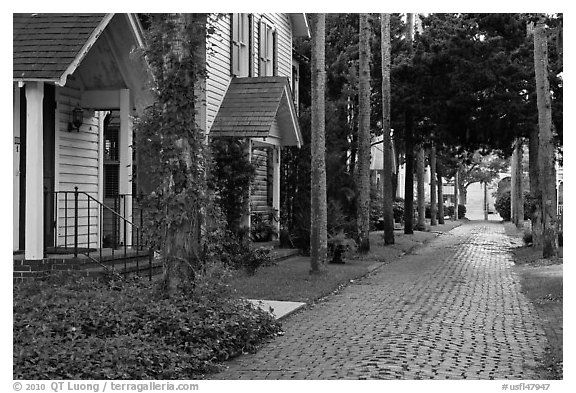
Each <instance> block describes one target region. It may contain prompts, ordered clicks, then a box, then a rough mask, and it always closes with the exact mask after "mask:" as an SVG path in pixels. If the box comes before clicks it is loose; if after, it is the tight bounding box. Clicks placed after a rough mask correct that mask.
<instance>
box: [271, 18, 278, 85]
mask: <svg viewBox="0 0 576 393" xmlns="http://www.w3.org/2000/svg"><path fill="white" fill-rule="evenodd" d="M271 46H272V75H274V76H278V33H277V31H276V29H274V31H273V32H272V45H271Z"/></svg>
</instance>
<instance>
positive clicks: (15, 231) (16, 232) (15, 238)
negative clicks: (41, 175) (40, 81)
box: [12, 83, 21, 251]
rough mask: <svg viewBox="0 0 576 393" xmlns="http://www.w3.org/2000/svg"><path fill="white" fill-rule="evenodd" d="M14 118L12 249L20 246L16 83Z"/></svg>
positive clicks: (18, 138)
mask: <svg viewBox="0 0 576 393" xmlns="http://www.w3.org/2000/svg"><path fill="white" fill-rule="evenodd" d="M13 90H14V92H13V99H14V103H13V109H14V113H13V115H12V119H13V122H14V131H13V134H14V153H13V164H12V165H13V166H12V171H13V173H12V181H13V183H12V243H13V245H12V249H13V250H14V251H16V250H18V248H19V246H20V238H19V236H20V209H19V208H20V147H21V145H20V88H19V87H18V84H17V83H14V88H13Z"/></svg>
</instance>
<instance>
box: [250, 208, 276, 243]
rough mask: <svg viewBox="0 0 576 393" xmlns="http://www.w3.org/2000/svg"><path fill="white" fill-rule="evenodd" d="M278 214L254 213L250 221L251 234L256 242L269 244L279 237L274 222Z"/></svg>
mask: <svg viewBox="0 0 576 393" xmlns="http://www.w3.org/2000/svg"><path fill="white" fill-rule="evenodd" d="M277 219H278V218H277V217H276V213H254V214H252V218H251V221H250V234H251V235H252V240H254V241H255V242H268V241H270V240H272V239H273V238H274V237H275V236H277V235H278V232H277V231H276V227H275V226H274V221H275V220H277Z"/></svg>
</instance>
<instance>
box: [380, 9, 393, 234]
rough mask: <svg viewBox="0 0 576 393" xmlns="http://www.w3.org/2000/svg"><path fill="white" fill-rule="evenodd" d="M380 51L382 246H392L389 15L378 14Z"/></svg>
mask: <svg viewBox="0 0 576 393" xmlns="http://www.w3.org/2000/svg"><path fill="white" fill-rule="evenodd" d="M380 20H381V25H380V29H381V40H382V42H381V51H382V130H383V134H382V140H383V146H382V150H383V152H382V154H383V174H382V187H383V189H382V196H383V198H382V200H383V202H382V204H383V205H382V208H383V209H382V210H383V216H384V217H383V218H384V244H394V205H393V202H394V190H393V186H392V165H393V161H392V153H393V152H392V142H391V140H390V102H391V99H390V14H380Z"/></svg>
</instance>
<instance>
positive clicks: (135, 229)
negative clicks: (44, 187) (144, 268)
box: [45, 187, 153, 279]
mask: <svg viewBox="0 0 576 393" xmlns="http://www.w3.org/2000/svg"><path fill="white" fill-rule="evenodd" d="M45 193H46V194H52V195H53V196H54V198H55V203H54V209H55V211H56V212H57V211H58V208H59V198H58V195H64V247H65V249H68V248H69V247H68V227H69V226H70V225H69V224H68V220H69V216H68V210H69V206H68V201H69V198H68V196H69V195H73V202H74V205H73V209H74V210H73V211H74V213H73V214H74V217H73V219H74V224H73V229H74V237H73V239H74V244H73V246H72V249H73V253H74V257H75V258H77V257H78V253H79V252H80V253H81V254H83V255H85V256H86V257H88V258H89V259H90V260H92V261H93V262H97V263H99V264H101V265H102V263H101V261H102V260H103V255H102V249H103V245H104V212H105V211H106V212H109V213H110V214H111V215H112V217H113V219H114V221H115V222H114V224H113V228H114V232H115V233H114V235H115V237H116V225H117V224H116V221H118V225H122V226H123V239H122V243H123V249H124V253H123V254H124V272H126V271H127V261H126V258H127V256H128V246H130V247H131V249H132V250H135V254H133V256H135V257H136V271H137V274H140V262H139V257H141V256H144V255H148V256H150V255H153V250H152V249H150V248H148V247H146V245H145V244H144V242H143V241H142V224H143V217H142V212H140V223H141V225H140V226H138V225H136V224H135V223H134V222H133V221H131V220H128V219H127V218H126V199H127V197H132V195H130V194H123V195H117V196H116V198H115V201H114V202H115V205H116V202H117V198H123V199H124V206H123V213H124V215H122V214H120V213H119V212H117V211H115V210H114V209H112V208H110V207H109V206H106V205H105V204H104V203H103V202H100V201H99V200H97V199H96V198H94V197H93V196H92V195H90V194H88V193H87V192H85V191H79V190H78V187H74V191H53V192H45ZM81 196H83V197H85V198H86V199H85V200H86V203H87V206H86V207H85V209H87V211H88V214H87V220H88V222H87V226H88V229H87V241H86V246H87V247H86V251H82V250H81V249H80V248H79V246H78V242H79V241H78V235H79V222H78V220H79V210H80V209H79V205H78V202H79V199H80V197H81ZM91 203H94V204H95V208H96V209H98V211H99V216H100V217H99V221H100V223H99V227H100V230H99V237H100V239H99V241H100V245H99V247H98V248H99V256H100V259H99V261H98V260H97V259H96V258H93V257H92V256H91V255H90V254H91V248H90V246H91V244H90V243H91V240H90V237H91V233H90V228H91V225H90V224H91V222H90V216H91V211H92V207H91ZM132 210H133V209H132ZM56 217H57V213H56V214H55V215H54V218H55V220H54V223H53V225H54V246H56V247H57V246H58V236H59V234H58V228H57V227H58V223H57V219H56ZM128 229H130V230H131V236H128ZM134 240H135V243H136V244H134ZM129 243H130V244H129ZM114 246H116V243H115V244H114ZM114 246H112V247H111V253H112V259H114V257H115V247H114ZM134 246H136V248H135V249H134ZM144 250H146V251H145V253H142V254H141V253H140V252H141V251H144ZM112 269H113V270H114V265H112ZM149 269H150V271H151V269H152V258H150V257H149ZM150 279H151V275H150Z"/></svg>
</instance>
